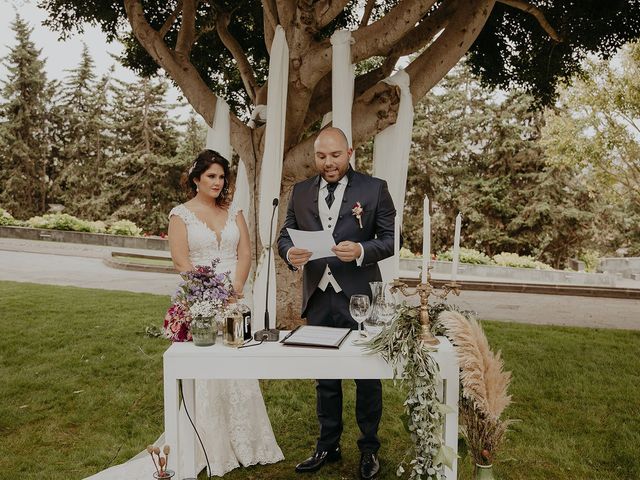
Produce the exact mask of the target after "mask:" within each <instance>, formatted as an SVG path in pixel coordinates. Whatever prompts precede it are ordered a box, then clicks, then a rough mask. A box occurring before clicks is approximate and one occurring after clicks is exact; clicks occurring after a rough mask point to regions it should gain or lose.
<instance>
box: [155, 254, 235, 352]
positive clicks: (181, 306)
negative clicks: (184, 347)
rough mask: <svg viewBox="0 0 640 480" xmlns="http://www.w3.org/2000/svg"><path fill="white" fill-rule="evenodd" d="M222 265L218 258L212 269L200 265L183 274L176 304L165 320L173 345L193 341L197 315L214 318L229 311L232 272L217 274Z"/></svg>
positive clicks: (174, 298)
mask: <svg viewBox="0 0 640 480" xmlns="http://www.w3.org/2000/svg"><path fill="white" fill-rule="evenodd" d="M219 262H220V260H219V259H214V260H213V261H212V262H211V266H210V267H209V266H202V265H198V266H196V268H195V270H192V271H189V272H182V273H181V274H180V276H181V277H182V282H180V284H179V285H178V289H177V291H176V293H175V294H174V295H173V297H172V299H171V301H172V302H173V305H171V307H169V310H167V314H166V315H165V317H164V336H165V337H167V338H168V339H169V340H171V341H173V342H188V341H190V340H191V329H190V325H191V319H192V318H193V317H195V316H203V317H211V316H213V315H215V314H216V312H218V311H220V310H222V309H223V308H225V307H226V306H227V305H228V304H229V302H230V301H231V299H232V298H233V296H234V291H233V284H232V283H231V278H230V277H229V272H223V273H216V266H217V265H218V263H219Z"/></svg>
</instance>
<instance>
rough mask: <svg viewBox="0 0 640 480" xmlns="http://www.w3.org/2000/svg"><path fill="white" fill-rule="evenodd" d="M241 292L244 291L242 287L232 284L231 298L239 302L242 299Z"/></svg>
mask: <svg viewBox="0 0 640 480" xmlns="http://www.w3.org/2000/svg"><path fill="white" fill-rule="evenodd" d="M242 290H244V285H240V284H237V283H234V284H233V297H234V298H235V299H236V300H240V299H241V298H244V294H243V293H242Z"/></svg>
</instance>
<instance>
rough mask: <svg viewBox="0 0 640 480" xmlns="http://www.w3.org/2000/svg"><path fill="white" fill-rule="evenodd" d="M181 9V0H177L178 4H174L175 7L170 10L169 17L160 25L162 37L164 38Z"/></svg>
mask: <svg viewBox="0 0 640 480" xmlns="http://www.w3.org/2000/svg"><path fill="white" fill-rule="evenodd" d="M181 10H182V0H178V5H176V8H175V9H174V10H173V12H171V15H169V17H168V18H167V19H166V20H165V22H164V24H163V25H162V27H160V32H159V33H160V36H161V37H162V38H164V37H165V36H166V35H167V33H168V32H169V30H171V27H172V26H173V24H174V23H175V21H176V18H178V14H179V13H180V11H181Z"/></svg>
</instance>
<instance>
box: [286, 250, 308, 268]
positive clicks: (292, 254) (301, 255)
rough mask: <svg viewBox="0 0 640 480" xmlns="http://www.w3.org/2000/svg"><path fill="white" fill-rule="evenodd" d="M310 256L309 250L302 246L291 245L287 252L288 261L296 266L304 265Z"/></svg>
mask: <svg viewBox="0 0 640 480" xmlns="http://www.w3.org/2000/svg"><path fill="white" fill-rule="evenodd" d="M310 258H311V252H310V251H309V250H305V249H304V248H297V247H291V248H290V249H289V251H288V252H287V259H288V260H289V263H290V264H291V265H293V266H294V267H296V268H300V267H302V266H304V264H305V263H307V262H308V261H309V259H310Z"/></svg>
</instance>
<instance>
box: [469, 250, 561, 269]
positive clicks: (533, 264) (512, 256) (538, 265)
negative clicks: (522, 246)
mask: <svg viewBox="0 0 640 480" xmlns="http://www.w3.org/2000/svg"><path fill="white" fill-rule="evenodd" d="M460 261H462V260H460ZM493 261H494V262H495V263H496V265H500V266H501V267H516V268H535V269H536V270H553V268H552V267H551V266H549V265H547V264H546V263H543V262H540V261H538V260H536V259H535V258H533V257H530V256H528V255H524V256H520V255H518V254H517V253H508V252H502V253H499V254H498V255H494V256H493Z"/></svg>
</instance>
